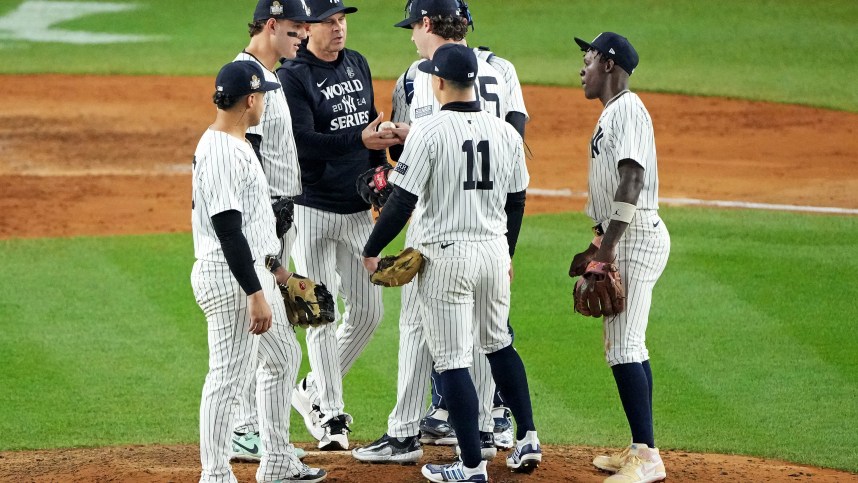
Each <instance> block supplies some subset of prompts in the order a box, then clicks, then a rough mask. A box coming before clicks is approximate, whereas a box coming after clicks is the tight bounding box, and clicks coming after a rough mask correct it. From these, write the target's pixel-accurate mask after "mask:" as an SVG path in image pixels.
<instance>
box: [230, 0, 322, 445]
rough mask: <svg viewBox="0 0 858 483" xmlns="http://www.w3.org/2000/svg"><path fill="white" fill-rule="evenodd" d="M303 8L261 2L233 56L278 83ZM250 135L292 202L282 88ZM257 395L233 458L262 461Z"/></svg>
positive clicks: (295, 176) (277, 187) (295, 181)
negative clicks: (245, 39) (247, 37)
mask: <svg viewBox="0 0 858 483" xmlns="http://www.w3.org/2000/svg"><path fill="white" fill-rule="evenodd" d="M305 7H306V5H304V4H303V3H302V2H296V1H290V2H285V3H281V2H278V1H274V0H259V1H258V2H257V5H256V9H255V10H254V12H253V22H252V23H251V24H249V25H248V27H249V32H250V43H249V44H248V45H247V47H246V48H245V49H244V50H243V51H242V52H241V53H239V54H238V56H237V57H236V58H235V60H237V61H251V62H255V63H257V64H259V66H260V67H262V68H263V71H264V72H265V80H266V81H268V82H277V76H276V75H275V74H274V69H275V68H276V66H277V65H278V64H279V60H280V59H281V58H290V59H291V58H294V57H295V54H296V53H297V52H298V47H299V46H300V45H301V41H302V40H303V39H306V38H307V28H306V23H307V22H314V21H315V18H314V17H311V16H310V15H309V14H308V13H307V10H306V8H305ZM247 139H248V140H249V141H250V142H251V144H252V145H253V150H254V151H255V152H256V156H257V157H258V158H259V160H260V161H261V162H262V169H263V171H264V172H265V177H266V179H267V180H268V187H269V194H270V196H271V200H272V203H277V201H278V200H280V199H281V198H283V197H285V198H286V199H285V200H284V202H285V203H291V199H292V198H294V197H295V196H297V195H298V194H300V193H301V169H300V167H299V165H298V153H297V150H296V148H295V138H294V136H293V135H292V118H291V115H290V113H289V106H288V105H287V104H286V98H285V96H284V95H283V89H281V88H278V89H274V90H272V91H269V92H266V93H265V112H264V114H263V115H262V121H261V122H260V123H259V125H257V126H252V127H250V128H249V129H248V134H247ZM275 206H276V205H275ZM294 241H295V230H294V229H289V230H287V231H286V232H285V233H284V234H283V235H282V239H281V247H282V249H281V250H280V251H279V258H280V263H281V264H282V265H284V266H288V265H289V256H290V253H291V251H292V244H293V243H294ZM255 394H256V382H255V379H254V378H251V379H250V384H249V385H248V388H247V389H246V390H245V391H244V392H243V393H242V396H241V398H240V399H239V405H238V408H237V412H236V418H235V419H236V426H235V429H234V430H233V432H234V434H233V437H232V459H233V460H243V461H259V458H260V456H261V454H262V451H263V447H262V443H261V442H260V440H259V423H258V420H257V414H256V397H255ZM295 452H296V454H298V456H299V457H303V456H304V455H305V454H306V453H305V452H304V450H302V449H300V448H296V449H295Z"/></svg>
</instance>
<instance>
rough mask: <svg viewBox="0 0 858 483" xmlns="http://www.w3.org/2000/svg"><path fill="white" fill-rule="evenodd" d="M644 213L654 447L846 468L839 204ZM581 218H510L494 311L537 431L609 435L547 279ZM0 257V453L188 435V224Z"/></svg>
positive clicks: (601, 370)
mask: <svg viewBox="0 0 858 483" xmlns="http://www.w3.org/2000/svg"><path fill="white" fill-rule="evenodd" d="M662 212H663V217H664V219H665V220H666V223H667V225H668V227H669V229H670V231H671V235H672V242H673V249H672V252H671V258H670V261H669V263H668V267H667V270H666V272H665V274H664V275H663V277H662V279H661V281H660V282H659V284H658V285H657V287H656V291H655V299H654V306H653V310H652V314H651V323H650V328H649V331H648V335H649V340H648V346H649V348H650V351H651V355H652V364H653V370H654V374H655V381H656V390H655V419H656V439H657V441H658V443H659V445H660V446H661V447H662V448H681V449H686V450H692V451H714V452H721V453H738V454H748V455H757V456H764V457H772V458H783V459H787V460H790V461H795V462H799V463H806V464H813V465H821V466H827V467H834V468H842V469H846V470H850V471H858V450H856V448H858V423H856V421H858V403H856V401H858V360H856V357H855V354H856V353H858V336H856V331H855V330H854V329H853V328H852V327H851V325H850V324H851V323H852V322H853V321H854V320H855V319H856V312H855V308H854V287H855V286H856V284H858V275H856V273H858V260H856V259H855V257H854V247H855V246H858V218H855V217H833V216H831V217H829V216H825V217H822V216H810V215H798V214H786V213H764V212H756V211H718V210H709V209H695V208H667V209H664V210H662ZM588 225H589V223H588V221H587V220H586V219H585V218H584V217H583V216H581V215H579V214H564V215H542V216H530V217H527V218H526V219H525V224H524V228H523V233H522V237H521V242H520V248H519V250H518V252H517V256H516V280H515V283H514V291H513V309H512V321H513V325H514V326H515V328H516V347H517V348H518V350H519V352H520V353H521V355H522V357H523V359H524V361H525V363H526V365H527V368H528V375H529V378H530V383H531V392H532V395H533V399H534V407H535V416H536V422H537V425H538V427H539V430H540V435H541V437H542V438H543V439H544V440H545V441H546V442H548V443H573V444H586V445H613V446H616V445H618V444H620V443H621V442H623V441H626V440H627V438H628V434H627V431H628V430H627V428H626V423H625V419H624V416H623V413H622V409H621V407H620V404H619V400H618V397H617V395H616V390H615V388H614V384H613V380H612V378H611V376H610V370H609V369H608V368H607V366H606V364H605V362H604V358H603V355H602V350H601V332H602V329H601V323H600V322H599V321H598V320H596V319H589V318H583V317H580V316H576V315H573V314H572V312H571V301H570V296H569V293H570V290H571V287H572V281H571V280H570V279H568V278H567V276H566V274H565V273H566V271H567V267H568V263H569V260H570V259H571V255H572V254H574V253H575V252H577V251H579V250H580V249H581V248H583V247H584V246H585V245H586V244H587V242H588V241H589V235H588V229H587V226H588ZM0 257H2V258H3V259H4V260H5V261H6V263H5V264H4V270H3V272H2V275H0V289H2V290H0V294H2V295H0V320H2V327H0V329H2V331H3V337H2V338H0V354H2V356H0V357H2V359H1V360H2V362H3V365H4V366H5V367H4V370H3V371H2V372H0V387H2V388H3V391H2V394H0V400H2V401H3V404H0V432H2V433H3V434H15V435H16V437H15V438H6V439H4V440H3V442H2V443H0V450H8V449H28V448H52V447H70V446H101V445H115V444H145V443H178V442H184V443H192V442H195V441H197V440H198V435H197V431H198V429H197V428H198V426H197V418H198V404H199V397H200V390H201V388H202V384H203V379H204V377H205V373H206V369H207V367H206V364H207V349H206V339H205V320H204V318H203V316H202V314H201V313H200V311H199V309H198V308H197V307H196V305H195V303H194V300H193V295H192V294H191V290H190V285H189V271H190V267H191V264H192V263H193V255H192V246H191V240H190V236H189V235H188V234H176V235H158V236H127V237H106V238H72V239H42V240H6V241H2V242H0ZM385 304H386V311H385V313H386V316H385V319H384V322H383V323H382V325H381V327H380V329H379V331H378V333H377V334H376V336H375V338H374V339H373V341H372V342H371V343H370V345H369V347H368V348H367V350H366V352H365V353H364V355H363V356H362V357H361V359H359V360H358V362H357V363H356V364H355V366H354V368H353V370H352V372H351V373H350V374H349V375H348V376H347V378H346V380H345V390H346V405H347V410H348V411H350V412H351V413H352V414H353V416H354V417H355V421H356V422H355V424H354V429H355V433H354V435H353V437H354V439H356V440H364V441H365V440H371V439H374V438H376V437H378V436H379V435H380V434H381V433H382V432H383V431H384V430H385V427H386V419H387V413H388V411H389V410H390V409H391V408H392V406H393V402H394V395H395V390H396V374H395V371H393V370H392V367H394V364H395V360H396V353H395V352H396V349H395V348H396V347H397V340H398V334H397V321H396V315H397V314H398V306H399V302H398V292H397V291H396V290H394V289H390V290H385ZM299 339H303V337H300V336H299ZM305 359H306V358H305ZM306 367H307V366H306V361H305V362H304V368H303V370H302V371H306ZM293 421H294V424H293V428H294V434H293V436H294V438H295V439H296V440H300V441H307V440H308V436H307V434H306V432H305V430H304V428H303V425H302V424H301V423H300V419H298V418H297V417H296V416H294V413H293Z"/></svg>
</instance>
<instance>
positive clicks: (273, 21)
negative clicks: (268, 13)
mask: <svg viewBox="0 0 858 483" xmlns="http://www.w3.org/2000/svg"><path fill="white" fill-rule="evenodd" d="M275 25H277V19H276V18H269V19H268V21H266V22H265V28H266V29H268V30H270V31H272V32H274V26H275Z"/></svg>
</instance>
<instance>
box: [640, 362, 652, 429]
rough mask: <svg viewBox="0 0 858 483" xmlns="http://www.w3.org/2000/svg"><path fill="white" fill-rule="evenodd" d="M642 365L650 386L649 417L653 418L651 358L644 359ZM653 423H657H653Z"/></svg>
mask: <svg viewBox="0 0 858 483" xmlns="http://www.w3.org/2000/svg"><path fill="white" fill-rule="evenodd" d="M641 365H642V366H643V370H644V374H646V382H647V385H648V386H649V418H650V419H652V369H650V367H649V359H647V360H645V361H643V362H642V363H641ZM653 425H655V424H654V423H653ZM653 439H655V438H653Z"/></svg>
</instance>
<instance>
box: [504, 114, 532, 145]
mask: <svg viewBox="0 0 858 483" xmlns="http://www.w3.org/2000/svg"><path fill="white" fill-rule="evenodd" d="M506 122H508V123H509V124H510V125H511V126H512V127H513V128H515V130H516V131H518V133H519V134H520V135H521V139H524V125H525V124H527V116H525V115H524V113H523V112H518V111H512V112H510V113H508V114H507V115H506Z"/></svg>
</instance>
